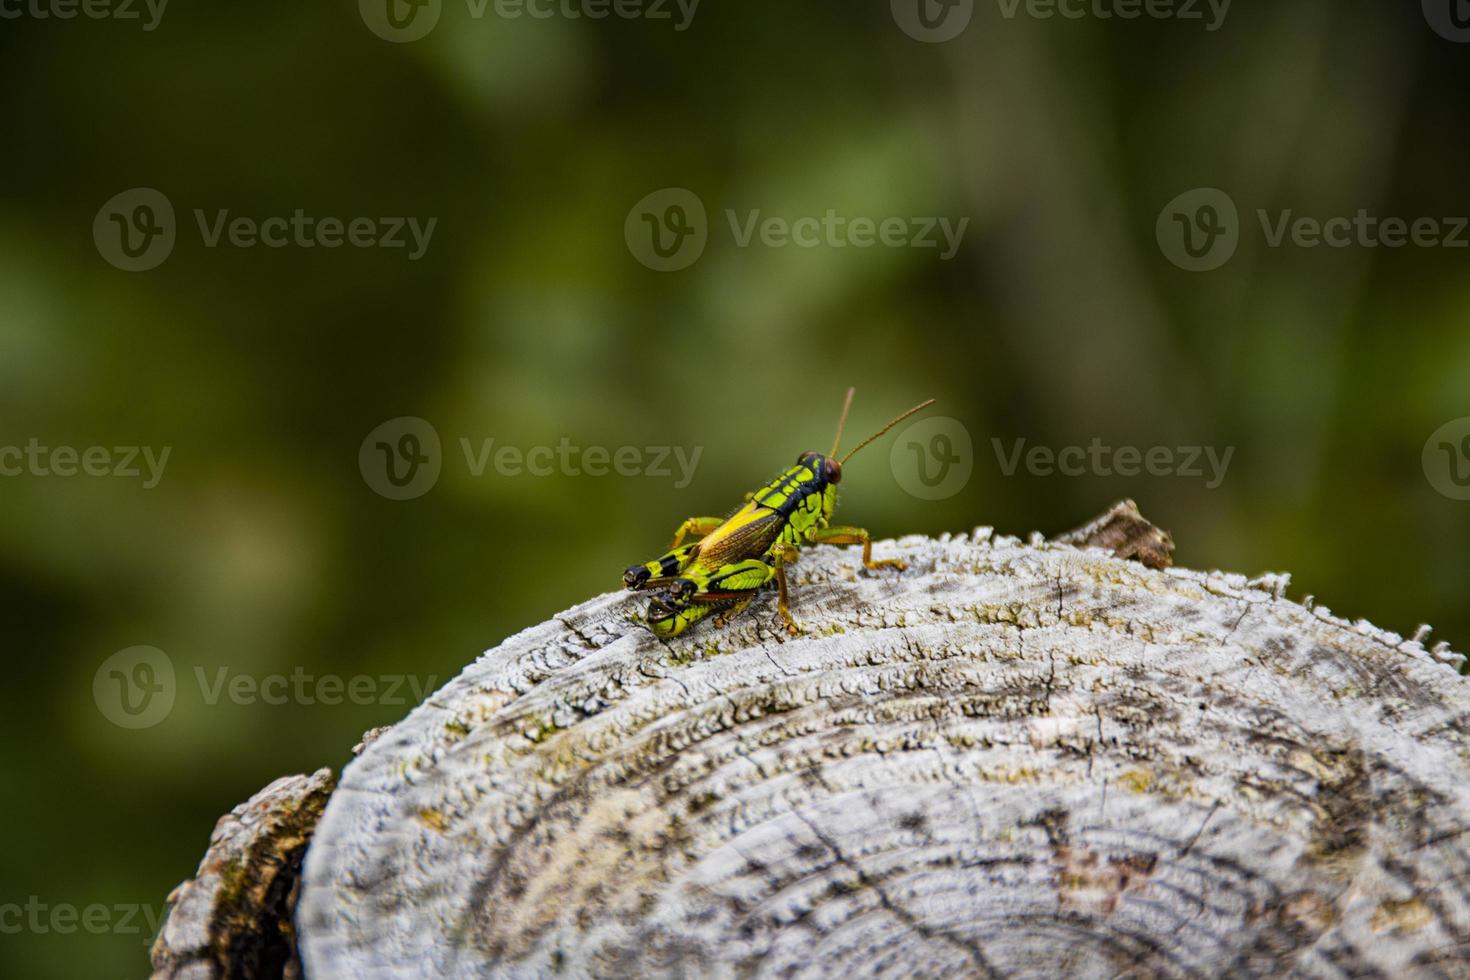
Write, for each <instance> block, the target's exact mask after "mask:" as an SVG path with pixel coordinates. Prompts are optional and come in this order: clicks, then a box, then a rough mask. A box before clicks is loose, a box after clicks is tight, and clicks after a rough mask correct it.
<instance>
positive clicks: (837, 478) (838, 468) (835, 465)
mask: <svg viewBox="0 0 1470 980" xmlns="http://www.w3.org/2000/svg"><path fill="white" fill-rule="evenodd" d="M822 475H823V476H824V477H826V478H827V482H828V483H831V484H834V485H835V484H838V483H841V482H842V464H841V463H839V462H837V460H835V459H832V458H831V457H830V456H829V457H828V458H827V463H826V465H825V466H823V467H822Z"/></svg>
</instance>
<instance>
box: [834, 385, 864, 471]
mask: <svg viewBox="0 0 1470 980" xmlns="http://www.w3.org/2000/svg"><path fill="white" fill-rule="evenodd" d="M856 393H857V389H856V388H849V389H847V401H845V402H843V403H842V414H841V415H839V416H838V417H837V438H835V439H833V440H832V451H831V452H830V453H828V454H827V455H828V456H836V455H837V447H838V446H840V445H842V427H843V426H845V425H846V424H847V410H848V409H849V408H852V396H853V395H854V394H856Z"/></svg>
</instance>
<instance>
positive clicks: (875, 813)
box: [297, 505, 1470, 980]
mask: <svg viewBox="0 0 1470 980" xmlns="http://www.w3.org/2000/svg"><path fill="white" fill-rule="evenodd" d="M1087 544H1095V545H1096V544H1102V545H1106V547H1107V548H1108V549H1109V550H1101V549H1099V548H1095V547H1094V548H1083V547H1078V546H1077V545H1087ZM1168 544H1169V543H1168V538H1167V536H1166V535H1163V534H1162V533H1161V532H1157V531H1155V530H1154V529H1152V528H1151V527H1149V526H1148V525H1147V523H1146V522H1144V521H1142V519H1141V518H1138V517H1137V512H1136V510H1132V508H1131V505H1126V506H1120V507H1119V508H1115V510H1114V511H1112V512H1110V513H1109V514H1108V515H1105V516H1104V518H1102V519H1100V520H1099V521H1098V522H1094V524H1093V525H1089V526H1088V527H1087V528H1082V529H1079V531H1078V532H1074V534H1073V535H1071V536H1067V537H1066V538H1065V539H1060V540H1059V541H1055V542H1045V541H1043V540H1042V539H1041V538H1040V536H1036V537H1034V538H1033V539H1032V540H1031V541H1030V542H1027V543H1023V542H1022V541H1020V540H1017V539H1015V538H1008V537H997V536H995V535H993V534H992V532H991V531H990V529H988V528H981V529H979V530H977V531H975V532H974V533H973V534H970V535H964V536H957V537H950V536H945V537H941V538H938V539H929V538H923V537H908V538H903V539H900V540H898V541H896V542H880V543H878V544H877V545H876V546H875V549H874V551H875V555H877V556H878V557H884V558H891V557H902V558H904V559H905V560H906V561H907V562H908V569H907V570H906V571H904V572H896V571H893V570H891V569H890V570H883V571H878V572H873V573H869V572H865V571H863V570H862V569H861V565H860V562H859V561H858V552H857V550H856V549H835V548H814V549H810V550H808V551H805V552H803V554H802V558H801V561H800V563H799V564H798V565H797V566H796V567H795V569H794V572H795V577H794V579H793V605H792V611H793V613H794V615H795V616H796V618H797V620H798V621H799V622H800V623H801V624H802V625H803V626H804V627H805V629H806V631H807V632H806V634H805V635H803V636H800V637H798V638H791V637H788V636H787V635H786V634H785V633H784V631H783V630H782V629H781V627H780V624H779V622H778V621H777V619H776V613H775V599H774V596H771V597H770V598H769V599H768V600H760V601H757V602H756V603H755V604H754V605H753V606H752V607H751V609H750V610H749V611H748V612H747V613H746V614H745V615H743V616H741V617H740V618H738V619H736V620H735V621H734V622H733V623H732V624H731V625H729V626H728V627H726V628H725V629H723V630H716V629H710V628H707V626H705V627H700V628H696V629H693V630H691V631H690V632H689V633H687V634H685V635H684V636H681V637H679V638H677V639H674V640H669V641H661V640H659V639H657V638H655V637H654V636H653V635H652V634H650V633H649V632H648V631H647V630H646V629H645V628H643V627H642V626H641V625H639V623H638V622H637V620H638V618H639V615H640V614H641V611H642V607H643V605H644V600H642V599H640V598H638V597H633V596H629V595H627V594H625V593H613V594H609V595H604V596H602V597H599V598H596V599H593V600H592V601H590V602H587V603H584V604H583V605H580V606H577V607H576V608H573V609H570V610H568V611H567V612H565V613H563V614H561V615H559V616H556V617H554V618H553V619H552V620H551V621H550V622H547V623H544V624H542V625H540V626H536V627H533V628H531V629H529V630H526V631H525V632H522V633H520V634H518V635H516V636H514V637H511V638H510V639H508V640H506V641H505V642H504V643H502V644H501V645H500V646H498V647H496V648H495V649H493V650H491V651H489V652H488V653H486V654H485V655H484V656H483V657H481V658H480V659H479V660H478V661H476V662H475V663H474V664H473V665H471V666H470V667H469V668H467V669H466V670H465V671H464V672H463V673H462V674H461V675H460V676H459V677H458V678H457V679H455V680H454V681H453V682H452V683H450V684H449V685H448V686H446V687H445V688H443V689H442V690H441V691H439V692H438V693H437V694H435V695H434V696H433V697H431V698H430V699H429V700H428V701H427V702H426V703H424V704H423V705H421V706H420V707H418V708H417V709H416V710H415V711H413V713H412V714H410V715H409V716H408V718H407V719H405V720H404V721H403V722H402V723H400V724H398V725H396V726H394V727H393V728H392V729H390V730H388V731H387V732H385V733H384V734H383V735H382V736H381V737H379V738H378V739H377V740H376V741H374V742H373V743H372V744H371V745H369V746H368V747H367V748H366V749H365V751H364V752H363V754H362V755H361V757H360V758H358V759H357V760H355V761H354V762H353V763H351V764H350V765H349V766H348V767H347V768H346V770H345V772H344V773H343V776H342V780H341V784H340V786H339V787H338V789H337V790H336V792H335V793H334V794H333V796H332V798H331V800H330V802H329V803H328V805H327V808H326V812H325V815H324V816H323V818H322V821H321V823H320V825H319V827H318V828H317V831H316V835H315V838H314V839H313V841H312V843H311V844H310V846H309V848H308V850H307V856H306V864H305V870H304V878H303V882H302V892H301V899H300V905H299V907H298V910H297V923H298V927H299V937H300V944H301V953H302V959H303V963H304V967H305V974H306V976H307V977H308V978H309V980H336V978H350V980H367V978H376V977H403V976H449V977H481V976H487V975H510V976H549V975H566V976H628V977H632V976H640V977H641V976H674V975H678V976H706V975H716V976H734V975H757V976H810V977H820V976H840V977H856V976H895V977H910V976H956V975H971V976H984V977H1010V976H1016V977H1041V978H1048V980H1051V978H1057V977H1113V976H1120V975H1122V976H1131V977H1196V976H1198V977H1220V976H1282V975H1301V976H1313V977H1319V976H1320V977H1336V976H1343V977H1346V976H1358V975H1365V976H1426V977H1429V976H1470V850H1467V843H1466V842H1467V837H1466V830H1467V828H1470V754H1467V753H1470V687H1467V684H1466V682H1465V680H1464V679H1462V677H1461V676H1460V675H1459V674H1458V673H1457V670H1456V667H1457V666H1458V665H1459V663H1460V661H1461V659H1462V658H1460V657H1459V656H1458V655H1456V654H1452V653H1450V652H1449V651H1448V649H1447V648H1446V647H1445V646H1444V645H1440V646H1439V647H1436V648H1435V649H1433V650H1426V649H1425V647H1424V646H1423V644H1422V640H1423V638H1424V634H1425V633H1427V628H1421V629H1420V630H1419V631H1418V632H1417V633H1416V634H1415V636H1414V638H1412V639H1405V638H1403V637H1401V636H1398V635H1395V634H1392V633H1388V632H1385V631H1383V630H1380V629H1378V628H1376V627H1373V626H1371V625H1369V624H1368V623H1365V622H1357V623H1351V622H1346V621H1343V620H1341V619H1338V618H1335V617H1333V616H1332V615H1331V614H1330V613H1329V612H1328V610H1327V609H1325V608H1324V607H1322V606H1315V607H1314V606H1313V605H1312V603H1311V601H1310V600H1306V601H1305V602H1304V603H1298V602H1294V601H1291V600H1289V599H1288V598H1286V596H1285V590H1286V587H1287V579H1286V577H1285V576H1274V575H1273V576H1266V577H1264V578H1261V579H1258V580H1255V581H1247V580H1246V578H1244V577H1243V576H1239V575H1230V574H1222V573H1209V574H1206V573H1201V572H1195V571H1186V570H1180V569H1173V568H1167V567H1149V566H1166V565H1167V564H1168ZM1118 554H1128V555H1132V556H1133V557H1134V558H1137V559H1138V560H1128V559H1126V558H1123V557H1118ZM1145 562H1146V563H1147V564H1145Z"/></svg>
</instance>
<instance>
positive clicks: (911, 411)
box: [832, 391, 936, 465]
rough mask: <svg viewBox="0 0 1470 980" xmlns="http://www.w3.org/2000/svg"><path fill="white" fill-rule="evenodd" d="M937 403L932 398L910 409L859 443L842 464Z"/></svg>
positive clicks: (850, 399)
mask: <svg viewBox="0 0 1470 980" xmlns="http://www.w3.org/2000/svg"><path fill="white" fill-rule="evenodd" d="M847 398H848V401H849V402H850V401H852V392H850V391H849V392H848V395H847ZM935 401H936V399H933V398H931V399H929V400H928V401H926V402H924V403H923V404H920V405H915V406H914V407H913V408H911V409H909V410H908V411H907V412H904V413H903V414H902V415H900V416H899V417H898V418H896V419H894V420H893V421H892V422H889V423H888V424H887V425H885V426H884V427H883V428H881V429H879V430H878V431H877V432H874V433H873V434H872V435H870V436H868V438H866V439H864V440H863V441H862V442H860V443H858V445H857V449H854V450H853V451H852V452H850V453H848V454H847V455H846V456H844V457H842V464H843V465H846V463H847V461H848V460H849V459H852V458H853V457H854V456H856V455H857V451H858V449H862V448H863V447H864V446H866V445H867V444H868V443H870V442H872V441H873V440H874V439H877V438H878V437H879V436H881V435H883V433H885V432H887V431H888V430H889V429H891V428H893V427H894V426H895V425H897V424H898V423H900V422H902V421H903V420H904V419H906V418H908V417H909V416H910V415H913V414H915V413H917V412H922V411H923V410H924V409H926V408H928V407H929V406H930V405H933V404H934V402H935ZM843 414H844V415H845V414H846V410H844V413H843ZM832 452H833V454H834V455H835V454H836V452H837V450H835V449H834V450H833V451H832Z"/></svg>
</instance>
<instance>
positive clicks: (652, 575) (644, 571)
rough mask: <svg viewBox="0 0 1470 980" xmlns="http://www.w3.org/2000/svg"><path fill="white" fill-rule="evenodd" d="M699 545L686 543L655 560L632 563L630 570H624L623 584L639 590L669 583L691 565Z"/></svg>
mask: <svg viewBox="0 0 1470 980" xmlns="http://www.w3.org/2000/svg"><path fill="white" fill-rule="evenodd" d="M697 547H699V546H698V545H697V544H686V545H684V546H682V547H679V548H675V549H674V550H673V551H670V552H669V553H668V554H666V555H663V556H661V557H659V558H655V559H654V560H653V561H646V562H644V563H643V564H641V565H630V566H629V567H628V570H627V571H625V572H623V586H624V587H625V588H629V589H632V590H634V591H637V590H639V589H652V588H656V587H658V586H660V585H664V584H667V582H668V580H669V579H672V578H676V577H677V576H678V575H679V573H680V572H682V571H684V569H686V568H688V567H689V563H690V562H691V561H692V560H693V559H694V550H695V549H696V548H697Z"/></svg>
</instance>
